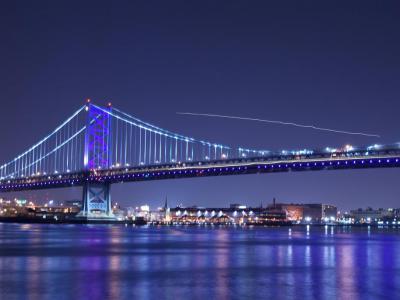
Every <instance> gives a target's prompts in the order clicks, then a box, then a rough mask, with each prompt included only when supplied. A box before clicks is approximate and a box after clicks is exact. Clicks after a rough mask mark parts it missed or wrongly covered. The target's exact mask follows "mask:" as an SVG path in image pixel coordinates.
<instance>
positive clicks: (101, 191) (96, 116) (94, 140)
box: [78, 100, 115, 220]
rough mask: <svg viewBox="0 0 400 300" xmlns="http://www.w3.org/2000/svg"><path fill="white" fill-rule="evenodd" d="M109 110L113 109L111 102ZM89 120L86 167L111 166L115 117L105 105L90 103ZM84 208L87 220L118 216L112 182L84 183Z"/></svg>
mask: <svg viewBox="0 0 400 300" xmlns="http://www.w3.org/2000/svg"><path fill="white" fill-rule="evenodd" d="M106 109H107V110H109V111H111V103H109V104H108V106H107V108H106ZM86 111H87V124H86V134H85V151H84V169H85V170H86V171H87V172H88V173H89V172H95V170H99V169H107V168H108V167H109V166H110V158H111V157H112V155H111V150H112V147H111V118H110V115H109V114H108V113H107V112H106V111H105V110H103V109H100V108H98V107H96V106H94V105H92V104H91V103H90V100H88V102H87V105H86ZM82 202H83V203H82V204H83V205H82V211H81V212H80V213H79V215H78V217H81V218H84V219H86V220H114V219H115V216H114V214H113V213H112V209H111V189H110V183H108V182H95V183H94V182H90V180H88V181H87V182H86V183H85V184H84V185H83V199H82Z"/></svg>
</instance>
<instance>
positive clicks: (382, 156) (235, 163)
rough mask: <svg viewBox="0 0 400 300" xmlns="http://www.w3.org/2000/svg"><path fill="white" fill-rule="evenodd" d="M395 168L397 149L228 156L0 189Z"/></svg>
mask: <svg viewBox="0 0 400 300" xmlns="http://www.w3.org/2000/svg"><path fill="white" fill-rule="evenodd" d="M366 153H367V154H366ZM394 167H400V149H397V148H396V149H385V150H382V151H373V152H362V153H352V152H341V153H335V154H331V153H329V154H327V153H318V154H311V155H304V156H294V155H287V156H279V157H278V156H274V157H255V158H242V159H224V160H218V161H202V162H190V163H179V164H176V163H175V164H168V165H165V164H164V165H152V166H142V167H126V168H112V169H107V170H93V171H86V172H78V173H66V174H56V175H44V176H43V175H42V176H33V177H29V178H17V179H9V180H3V181H0V192H13V191H24V190H37V189H51V188H62V187H71V186H82V185H83V184H84V183H85V182H99V183H100V182H104V183H119V182H134V181H144V180H160V179H172V178H193V177H205V176H225V175H243V174H255V173H275V172H290V171H296V172H297V171H313V170H315V171H317V170H344V169H364V168H394Z"/></svg>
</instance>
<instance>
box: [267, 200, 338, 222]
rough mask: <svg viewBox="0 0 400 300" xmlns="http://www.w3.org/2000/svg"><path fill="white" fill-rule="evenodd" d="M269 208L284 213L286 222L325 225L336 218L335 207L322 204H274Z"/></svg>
mask: <svg viewBox="0 0 400 300" xmlns="http://www.w3.org/2000/svg"><path fill="white" fill-rule="evenodd" d="M269 207H274V208H276V209H279V210H282V211H285V212H286V215H287V219H288V221H291V222H295V223H327V222H334V221H336V218H337V207H336V206H333V205H329V204H322V203H309V204H297V203H289V204H287V203H276V202H275V201H274V203H273V204H272V205H270V206H269Z"/></svg>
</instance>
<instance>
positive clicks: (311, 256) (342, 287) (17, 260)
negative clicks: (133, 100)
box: [0, 224, 400, 300]
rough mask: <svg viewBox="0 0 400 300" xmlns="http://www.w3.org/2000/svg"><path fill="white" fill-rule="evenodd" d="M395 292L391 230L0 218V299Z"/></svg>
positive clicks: (397, 240)
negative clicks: (32, 222) (108, 223)
mask: <svg viewBox="0 0 400 300" xmlns="http://www.w3.org/2000/svg"><path fill="white" fill-rule="evenodd" d="M184 297H191V298H193V299H235V298H237V299H239V298H240V299H247V298H249V299H259V298H263V299H272V298H273V299H291V298H296V299H378V298H383V297H385V298H386V299H399V298H400V230H397V229H370V230H368V229H367V228H354V227H353V228H325V227H310V228H309V229H308V230H307V228H306V227H299V228H292V229H289V228H287V227H285V228H246V229H243V228H219V227H206V228H197V227H159V228H155V227H140V228H138V227H136V228H135V227H132V226H126V227H125V226H119V225H118V226H116V225H114V226H99V225H96V226H90V225H43V224H35V225H27V224H22V225H19V224H0V299H7V300H8V299H26V298H28V299H41V300H42V299H57V300H60V299H174V300H178V299H183V298H184Z"/></svg>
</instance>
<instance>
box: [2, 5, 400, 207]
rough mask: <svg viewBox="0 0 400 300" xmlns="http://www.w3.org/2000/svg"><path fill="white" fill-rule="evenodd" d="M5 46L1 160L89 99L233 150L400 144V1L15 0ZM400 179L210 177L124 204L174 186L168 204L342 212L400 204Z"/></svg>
mask: <svg viewBox="0 0 400 300" xmlns="http://www.w3.org/2000/svg"><path fill="white" fill-rule="evenodd" d="M0 43H1V45H0V99H1V100H0V103H1V109H0V128H1V134H0V138H1V147H0V161H1V162H6V161H9V160H11V159H12V158H14V157H15V156H17V155H18V154H19V153H21V152H23V151H24V150H25V149H26V148H28V147H29V146H31V145H32V144H33V143H35V142H37V141H38V140H39V139H41V138H42V137H44V136H45V135H47V134H48V133H49V132H50V131H51V130H53V129H54V128H55V127H56V126H57V125H59V124H60V123H61V122H62V121H63V120H64V119H65V118H66V117H68V116H69V115H70V114H71V113H72V112H73V111H75V110H76V109H78V108H79V107H80V106H81V105H83V103H84V100H85V99H86V98H91V99H92V100H93V101H94V102H95V103H96V104H99V105H103V104H105V103H106V102H108V101H111V102H112V103H113V105H114V106H115V107H118V108H119V109H121V110H123V111H126V112H128V113H130V114H132V115H134V116H137V117H138V118H141V119H143V120H146V121H147V122H150V123H153V124H155V125H158V126H160V127H163V128H165V129H168V130H171V131H175V132H178V133H181V134H184V135H189V136H193V137H195V138H199V139H205V140H210V141H216V142H219V143H222V144H227V145H231V146H243V147H249V148H256V149H258V148H260V149H271V150H274V149H275V150H276V149H298V148H319V147H325V146H333V147H335V146H342V145H345V144H353V145H369V144H375V143H381V144H385V143H394V142H399V141H400V132H399V117H398V115H399V112H400V55H399V53H400V2H399V1H365V0H364V1H215V0H213V1H204V0H203V1H93V2H92V3H90V2H89V1H76V2H74V1H7V3H2V4H1V6H0ZM178 111H189V112H198V113H216V114H224V115H239V116H245V117H253V118H266V119H275V120H283V121H289V122H298V123H303V124H315V125H318V126H321V127H328V128H335V129H340V130H348V131H363V132H368V133H377V134H380V135H381V138H374V137H361V136H352V135H345V134H336V133H329V132H318V131H314V130H310V129H301V128H296V127H288V126H281V125H276V124H262V123H254V122H248V121H239V120H226V119H208V118H202V117H195V116H183V115H177V114H176V112H178ZM399 180H400V170H399V169H386V170H376V169H375V170H374V169H372V170H353V171H325V172H301V173H282V174H272V175H271V174H270V175H267V174H264V175H246V176H231V177H229V176H226V177H210V178H201V179H182V180H166V181H158V182H157V181H152V182H143V183H126V184H119V185H114V186H113V199H114V200H115V201H118V202H120V203H122V204H123V205H125V206H137V205H140V204H143V203H148V204H150V205H152V206H159V205H162V202H163V201H164V198H165V196H166V195H168V199H169V202H170V204H171V205H176V204H179V203H183V204H184V205H193V204H198V205H201V206H228V205H229V204H230V203H245V204H248V205H259V204H260V202H261V201H262V202H263V203H264V204H266V203H269V202H271V201H272V198H273V197H276V198H277V200H278V201H283V202H324V203H331V204H335V205H337V206H339V208H341V209H343V210H347V209H350V208H358V207H366V206H372V207H400V201H399V199H400V184H399V182H400V181H399ZM79 193H80V190H79V189H63V190H55V191H45V192H32V193H29V194H28V196H29V197H31V198H32V199H41V198H43V197H48V198H55V199H60V200H61V199H73V198H79V197H80V194H79ZM18 195H23V196H26V195H27V194H26V193H25V194H18ZM6 196H12V194H8V195H6Z"/></svg>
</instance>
